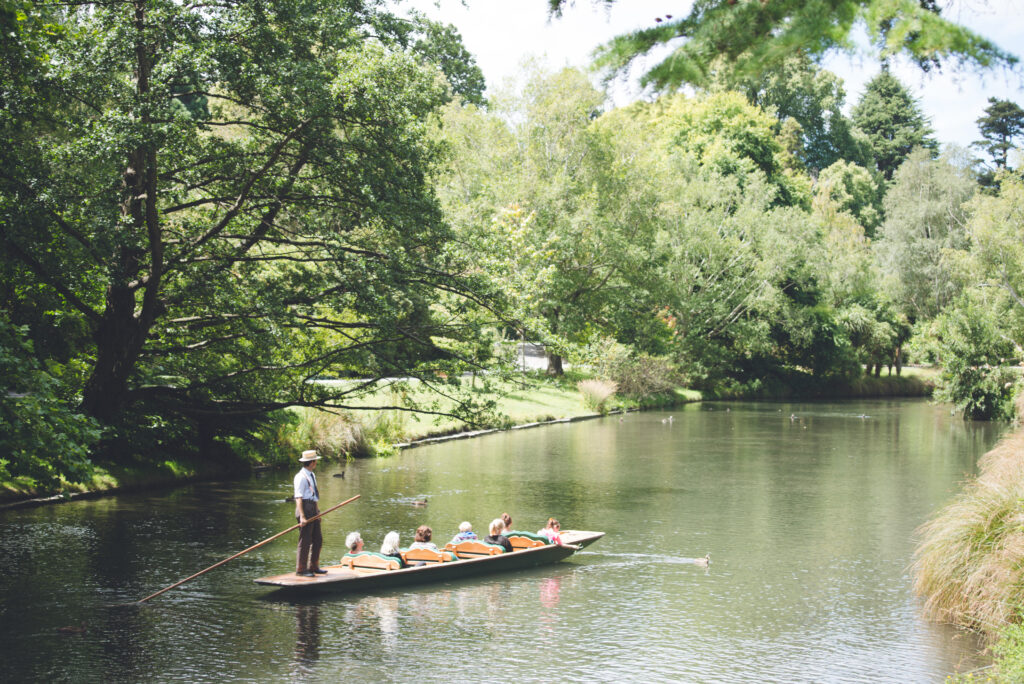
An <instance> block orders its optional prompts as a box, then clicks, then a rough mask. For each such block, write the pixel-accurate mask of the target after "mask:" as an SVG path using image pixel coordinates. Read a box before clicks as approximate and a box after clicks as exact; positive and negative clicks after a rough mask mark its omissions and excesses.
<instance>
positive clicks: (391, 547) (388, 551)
mask: <svg viewBox="0 0 1024 684" xmlns="http://www.w3.org/2000/svg"><path fill="white" fill-rule="evenodd" d="M398 543H399V536H398V533H397V532H395V531H391V532H388V533H387V534H385V535H384V543H383V544H381V545H380V552H381V555H384V556H391V557H392V558H394V559H395V560H397V561H398V567H400V568H401V567H404V566H405V561H403V560H402V554H401V552H399V550H398Z"/></svg>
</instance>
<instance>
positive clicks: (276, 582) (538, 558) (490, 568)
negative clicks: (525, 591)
mask: <svg viewBox="0 0 1024 684" xmlns="http://www.w3.org/2000/svg"><path fill="white" fill-rule="evenodd" d="M530 536H532V535H530ZM603 536H604V532H588V531H583V530H563V531H562V544H561V545H557V544H543V543H535V544H531V543H529V542H528V541H526V542H522V541H521V540H516V539H514V535H513V536H510V539H512V540H513V544H514V548H515V551H513V552H511V553H497V552H495V551H494V550H493V549H492V550H490V551H489V552H488V551H481V552H480V553H479V554H478V555H477V554H473V555H468V554H467V555H462V556H460V557H458V558H455V557H454V555H452V558H453V560H447V559H445V560H446V562H427V563H426V565H420V566H413V567H405V568H398V569H389V567H388V564H387V562H386V561H384V560H381V559H384V558H386V557H383V556H380V554H373V553H366V554H360V555H359V556H357V557H350V556H348V555H346V557H345V558H343V559H342V561H343V563H345V564H339V565H329V566H322V567H323V569H324V570H326V571H327V574H325V575H317V576H316V577H299V576H298V575H296V574H295V573H294V572H290V573H286V574H284V575H273V576H270V577H259V578H257V579H255V580H253V581H254V582H256V584H263V585H268V586H272V587H277V588H278V590H279V591H284V592H289V593H290V592H297V593H298V592H301V593H318V592H332V593H334V592H373V591H378V590H381V589H390V588H392V587H399V586H404V585H409V584H421V583H427V582H442V581H450V580H457V579H462V578H464V577H472V576H474V575H483V574H489V573H494V572H506V571H509V570H522V569H524V568H532V567H536V566H538V565H546V564H548V563H556V562H558V561H560V560H564V559H566V558H568V557H569V556H571V555H573V554H574V553H576V552H577V551H579V550H580V549H582V548H583V547H585V546H588V545H590V544H592V543H594V542H595V541H597V540H598V539H600V538H601V537H603ZM476 546H477V547H480V548H482V547H489V546H490V545H488V544H477V545H476ZM462 547H463V545H462V544H460V545H459V547H458V548H462ZM446 548H453V547H451V546H450V545H449V546H448V547H446ZM498 549H500V547H498ZM492 553H493V555H491V554H492ZM409 554H410V560H411V561H414V562H415V561H417V560H420V558H417V554H416V552H409ZM432 554H433V552H429V553H428V554H423V555H422V559H423V560H426V559H427V558H428V557H429V556H432ZM443 554H446V552H441V554H438V555H439V556H440V555H443ZM449 555H451V554H449ZM361 557H362V558H361ZM375 557H376V558H375ZM353 558H356V559H357V560H363V559H364V558H365V562H366V564H365V565H360V564H359V563H358V562H354V561H353ZM431 560H433V559H432V558H431ZM438 560H440V559H438ZM395 565H397V563H395ZM395 565H392V566H390V567H395Z"/></svg>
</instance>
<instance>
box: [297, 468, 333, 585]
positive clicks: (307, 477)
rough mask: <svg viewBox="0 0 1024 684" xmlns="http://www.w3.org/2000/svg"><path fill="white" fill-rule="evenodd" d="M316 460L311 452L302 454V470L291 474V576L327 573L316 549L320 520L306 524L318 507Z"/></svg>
mask: <svg viewBox="0 0 1024 684" xmlns="http://www.w3.org/2000/svg"><path fill="white" fill-rule="evenodd" d="M319 459H320V457H319V456H318V455H317V453H316V451H315V450H310V451H303V452H302V458H300V459H299V462H300V463H302V469H301V470H299V472H298V473H297V474H296V475H295V481H294V484H295V519H296V520H298V521H299V525H300V527H299V546H298V551H297V554H296V560H295V574H297V575H300V576H302V577H315V576H316V575H325V574H327V571H326V570H323V569H321V568H320V549H321V548H322V547H323V545H324V538H323V535H322V534H321V533H320V519H319V518H317V519H316V520H314V521H313V522H307V521H308V520H309V519H310V518H312V517H315V516H316V515H317V514H318V513H319V512H320V508H319V506H318V505H317V502H318V501H319V500H320V490H319V489H318V488H317V486H316V475H314V474H313V469H314V468H316V462H317V461H318V460H319Z"/></svg>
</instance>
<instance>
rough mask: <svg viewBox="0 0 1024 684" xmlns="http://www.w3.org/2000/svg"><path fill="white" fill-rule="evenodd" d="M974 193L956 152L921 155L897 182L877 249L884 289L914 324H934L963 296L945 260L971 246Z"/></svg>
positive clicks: (904, 167)
mask: <svg viewBox="0 0 1024 684" xmlns="http://www.w3.org/2000/svg"><path fill="white" fill-rule="evenodd" d="M975 190H976V184H975V183H974V179H973V178H972V177H971V173H970V169H969V164H968V163H967V162H966V161H965V160H963V159H958V158H957V157H956V155H954V154H953V152H952V151H951V152H948V153H947V154H946V155H944V156H943V157H940V158H939V159H935V160H933V159H931V155H930V154H929V153H928V152H927V151H926V150H924V149H918V150H916V151H915V152H913V153H912V154H911V155H910V158H909V159H907V161H906V162H905V163H904V164H903V165H902V166H901V167H900V168H899V170H898V171H897V172H896V175H895V177H894V178H893V185H892V187H891V188H890V189H889V192H888V193H887V194H886V196H885V222H884V223H882V225H881V227H880V228H879V230H878V235H877V240H876V242H875V248H876V250H877V253H878V257H879V264H880V267H881V269H882V272H883V274H884V276H885V279H886V283H887V285H886V286H885V289H886V290H887V292H888V293H889V296H890V297H891V299H892V301H893V302H895V303H896V306H897V308H898V309H899V310H900V311H902V312H904V313H905V314H906V315H907V316H908V317H909V318H910V319H911V320H912V321H918V320H928V319H931V318H934V317H935V316H936V315H938V314H939V312H941V311H942V310H943V309H944V308H945V307H946V306H947V305H948V304H949V303H950V301H952V299H953V298H954V296H955V295H956V294H957V292H958V291H959V285H958V283H957V282H956V280H955V279H954V277H953V273H952V272H951V270H950V268H949V266H948V265H947V264H946V261H945V255H946V253H947V251H948V250H963V249H964V248H966V246H967V242H968V240H967V232H966V225H967V219H968V216H969V213H968V210H967V208H966V207H965V206H964V203H965V202H966V201H967V200H969V199H970V198H971V197H972V196H973V195H974V192H975Z"/></svg>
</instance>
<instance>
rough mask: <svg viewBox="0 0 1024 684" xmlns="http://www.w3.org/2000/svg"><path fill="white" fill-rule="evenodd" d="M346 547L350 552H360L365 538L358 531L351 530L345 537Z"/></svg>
mask: <svg viewBox="0 0 1024 684" xmlns="http://www.w3.org/2000/svg"><path fill="white" fill-rule="evenodd" d="M345 548H347V549H348V552H349V553H359V552H360V551H362V550H363V538H362V537H360V536H359V533H358V532H349V535H348V536H347V537H345Z"/></svg>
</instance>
